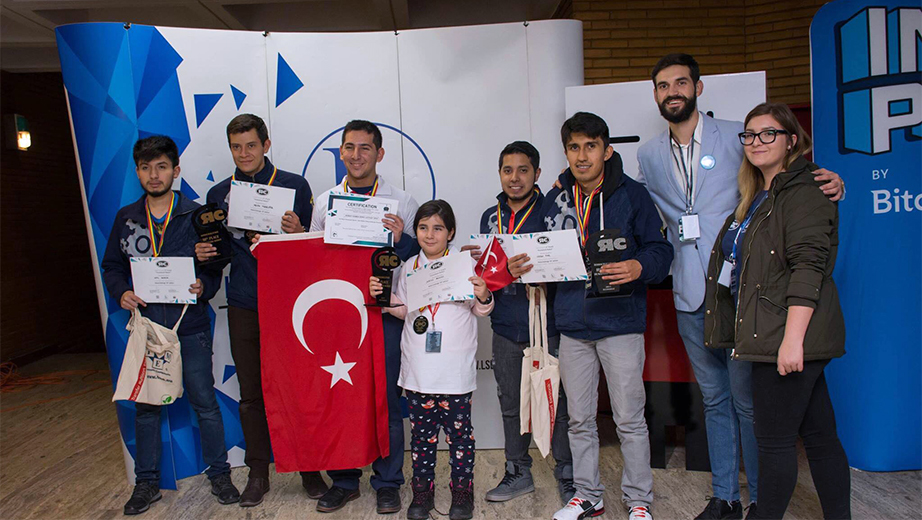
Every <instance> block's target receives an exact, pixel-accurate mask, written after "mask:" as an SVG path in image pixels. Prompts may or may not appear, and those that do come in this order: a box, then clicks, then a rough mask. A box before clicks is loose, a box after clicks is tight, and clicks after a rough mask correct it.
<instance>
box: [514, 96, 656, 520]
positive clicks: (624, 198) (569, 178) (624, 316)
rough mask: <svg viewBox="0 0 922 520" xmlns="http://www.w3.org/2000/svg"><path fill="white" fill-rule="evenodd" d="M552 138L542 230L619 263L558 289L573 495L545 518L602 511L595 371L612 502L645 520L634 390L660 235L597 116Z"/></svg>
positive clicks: (638, 390)
mask: <svg viewBox="0 0 922 520" xmlns="http://www.w3.org/2000/svg"><path fill="white" fill-rule="evenodd" d="M561 140H562V142H563V147H564V151H565V152H566V156H567V162H568V163H569V166H570V167H569V168H567V169H566V170H565V171H564V172H563V173H562V174H561V175H560V177H559V179H558V182H559V183H560V185H561V188H554V189H553V190H551V191H550V192H549V193H548V194H547V197H546V198H545V201H544V208H543V211H542V215H543V218H544V224H545V228H546V229H547V230H549V231H557V230H561V229H573V228H576V229H577V231H578V233H579V237H580V242H581V246H582V248H583V252H584V254H585V255H589V254H590V253H592V254H595V253H594V252H598V251H599V250H600V249H601V247H600V246H601V244H600V243H601V242H604V241H605V240H602V239H601V238H600V237H601V236H606V237H610V238H611V243H613V244H618V260H617V261H609V262H607V263H605V264H604V265H603V266H602V267H601V276H600V280H599V281H598V282H597V281H595V280H592V278H594V277H591V279H590V281H589V283H588V286H587V282H563V283H559V284H557V294H556V296H555V298H554V317H555V319H556V322H557V330H559V331H560V379H561V382H562V383H563V387H564V389H565V391H566V393H567V408H568V412H569V416H570V422H569V438H570V449H571V451H572V453H573V483H574V486H575V487H576V494H575V496H574V497H573V498H572V499H571V500H570V501H569V502H568V503H567V505H566V506H565V507H564V508H562V509H560V510H559V511H557V512H556V513H555V514H554V519H555V520H578V519H581V518H588V517H592V516H598V515H600V514H602V513H603V512H604V510H605V506H604V503H603V501H602V495H603V492H604V491H605V487H604V486H603V485H602V482H601V480H600V478H599V436H598V427H597V425H596V414H597V413H598V399H599V393H598V392H599V369H600V368H601V369H602V370H603V371H604V373H605V378H606V381H607V383H608V390H609V396H610V399H611V408H612V412H613V414H614V420H615V424H617V427H618V428H617V429H618V438H619V439H620V440H621V454H622V457H623V459H624V471H623V473H622V478H621V490H622V499H621V500H622V501H623V503H624V505H625V506H626V507H627V508H628V509H629V510H630V520H640V519H642V520H651V519H652V514H651V512H650V506H651V504H652V502H653V472H652V470H651V469H650V440H649V437H648V433H647V423H646V420H645V419H644V407H645V405H646V394H645V392H644V386H643V366H644V336H643V335H644V331H645V330H646V327H647V316H646V314H647V312H646V311H647V300H646V297H647V295H646V284H650V283H658V282H660V281H662V280H663V279H664V278H665V277H666V275H667V274H668V273H669V264H670V263H671V262H672V246H670V245H669V242H667V241H666V239H665V238H664V237H663V234H662V232H661V231H660V224H661V222H660V218H659V215H658V214H657V212H656V208H655V207H654V206H653V201H652V200H651V199H650V195H649V194H648V193H647V190H646V189H644V187H643V186H641V185H640V184H638V183H637V182H636V181H634V180H633V179H631V178H629V177H627V176H626V175H624V172H623V169H622V164H621V156H619V155H618V154H617V153H616V152H615V151H614V149H612V147H611V146H610V145H609V131H608V125H606V124H605V121H603V120H602V118H600V117H599V116H597V115H595V114H590V113H586V112H577V113H576V114H574V115H573V117H571V118H570V119H568V120H567V121H566V122H564V124H563V127H562V128H561ZM606 240H607V239H606ZM529 260H530V259H529V258H528V257H524V258H521V259H516V261H515V262H510V272H512V275H513V276H519V275H521V274H523V273H525V272H528V271H529V270H530V269H531V265H530V264H528V262H529ZM599 284H607V285H604V286H602V287H598V286H597V285H599ZM628 284H630V285H628ZM608 286H611V287H615V286H618V287H619V289H620V288H621V287H630V288H631V290H624V291H618V292H614V294H616V295H618V296H615V297H611V296H609V297H597V296H599V295H600V294H606V293H607V292H608V291H606V289H605V287H608ZM602 291H606V292H605V293H603V292H602Z"/></svg>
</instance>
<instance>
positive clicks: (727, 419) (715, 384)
mask: <svg viewBox="0 0 922 520" xmlns="http://www.w3.org/2000/svg"><path fill="white" fill-rule="evenodd" d="M676 318H677V320H678V325H679V335H680V336H682V340H683V341H684V342H685V351H686V352H687V353H688V359H689V360H690V361H691V364H692V369H694V371H695V379H697V380H698V387H699V388H701V395H702V397H703V398H704V422H705V427H706V430H707V437H708V455H709V457H710V459H711V486H712V487H713V488H714V496H715V497H717V498H720V499H722V500H729V501H734V500H739V499H740V482H739V473H740V448H739V447H740V444H742V446H743V461H744V462H745V464H746V478H747V480H748V481H749V501H750V502H756V499H757V498H758V492H757V490H758V487H757V484H758V480H759V478H758V475H759V448H758V445H757V444H756V436H755V433H754V431H753V427H752V363H750V362H748V361H734V360H731V359H730V351H729V350H726V349H712V348H707V347H705V346H704V305H703V304H702V305H701V307H699V308H698V310H696V311H694V312H685V311H676Z"/></svg>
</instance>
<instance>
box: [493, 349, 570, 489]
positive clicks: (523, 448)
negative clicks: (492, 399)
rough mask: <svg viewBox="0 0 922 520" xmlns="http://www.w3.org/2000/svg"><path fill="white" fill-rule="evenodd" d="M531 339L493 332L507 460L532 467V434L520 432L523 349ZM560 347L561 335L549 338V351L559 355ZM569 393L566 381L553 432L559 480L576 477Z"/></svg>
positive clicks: (556, 474) (561, 388) (559, 397)
mask: <svg viewBox="0 0 922 520" xmlns="http://www.w3.org/2000/svg"><path fill="white" fill-rule="evenodd" d="M526 348H528V343H516V342H514V341H512V340H510V339H508V338H504V337H502V336H500V335H499V334H497V333H495V332H494V333H493V375H494V376H495V377H496V393H497V394H498V395H499V408H500V411H501V412H502V415H503V437H504V439H505V442H504V443H503V444H504V449H505V452H506V461H507V462H511V463H513V464H515V465H516V466H520V467H523V468H529V469H530V468H531V456H530V455H529V454H528V447H529V446H530V445H531V434H530V433H526V434H524V435H522V434H520V433H519V432H520V431H521V429H520V418H519V407H520V404H519V403H520V401H519V393H520V392H521V386H520V385H521V383H522V357H523V354H522V351H523V350H525V349H526ZM559 348H560V336H553V337H551V338H548V353H549V354H551V355H552V356H554V357H557V352H558V350H559ZM569 420H570V417H569V415H567V395H566V393H564V391H563V384H561V385H560V390H559V393H558V396H557V415H556V417H555V420H554V432H553V435H552V436H551V452H552V453H553V455H554V460H556V461H557V465H556V467H555V468H554V476H555V477H556V478H557V480H573V455H571V453H570V440H569V438H567V423H568V422H569Z"/></svg>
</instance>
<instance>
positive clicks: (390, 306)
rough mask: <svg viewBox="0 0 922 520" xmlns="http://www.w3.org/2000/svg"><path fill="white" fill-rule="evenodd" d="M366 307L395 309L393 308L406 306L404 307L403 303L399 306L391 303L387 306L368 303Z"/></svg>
mask: <svg viewBox="0 0 922 520" xmlns="http://www.w3.org/2000/svg"><path fill="white" fill-rule="evenodd" d="M365 306H366V307H378V308H381V309H393V308H395V307H403V306H404V305H403V304H402V303H401V304H399V305H395V304H393V303H389V304H387V305H385V304H383V303H366V304H365Z"/></svg>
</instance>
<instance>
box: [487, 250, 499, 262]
mask: <svg viewBox="0 0 922 520" xmlns="http://www.w3.org/2000/svg"><path fill="white" fill-rule="evenodd" d="M491 256H492V257H493V258H495V259H496V261H497V262H499V257H498V256H496V253H494V252H493V248H490V252H489V253H487V261H488V262H489V261H490V257H491Z"/></svg>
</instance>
